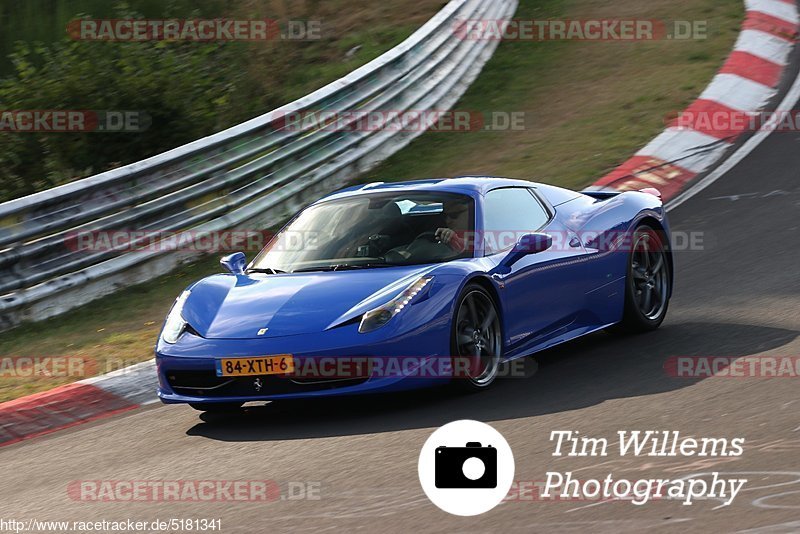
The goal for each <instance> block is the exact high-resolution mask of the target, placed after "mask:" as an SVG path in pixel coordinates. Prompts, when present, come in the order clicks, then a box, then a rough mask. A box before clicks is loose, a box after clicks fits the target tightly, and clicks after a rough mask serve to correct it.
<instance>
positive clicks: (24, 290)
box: [0, 0, 517, 330]
mask: <svg viewBox="0 0 800 534" xmlns="http://www.w3.org/2000/svg"><path fill="white" fill-rule="evenodd" d="M516 6H517V0H498V1H492V2H486V1H484V0H452V1H451V2H449V3H448V4H447V5H446V6H445V7H444V8H443V9H442V10H441V11H440V12H439V13H437V14H436V15H435V16H434V17H433V18H432V19H431V20H429V21H428V22H427V23H426V24H425V25H423V26H422V27H421V28H420V29H419V30H417V31H416V32H415V33H414V34H413V35H411V36H410V37H409V38H408V39H406V40H405V41H404V42H403V43H401V44H399V45H398V46H396V47H395V48H393V49H391V50H390V51H388V52H387V53H385V54H384V55H382V56H380V57H379V58H377V59H375V60H373V61H372V62H370V63H368V64H366V65H364V66H363V67H361V68H359V69H357V70H355V71H353V72H352V73H350V74H348V75H347V76H345V77H343V78H341V79H339V80H337V81H335V82H333V83H331V84H329V85H327V86H325V87H323V88H321V89H319V90H317V91H315V92H313V93H311V94H309V95H307V96H304V97H302V98H300V99H298V100H296V101H294V102H292V103H290V104H287V105H285V106H283V107H281V108H278V109H276V110H274V111H272V112H270V113H267V114H265V115H262V116H259V117H256V118H254V119H252V120H250V121H248V122H245V123H243V124H240V125H237V126H234V127H233V128H230V129H228V130H225V131H222V132H219V133H217V134H215V135H212V136H209V137H206V138H203V139H200V140H198V141H195V142H192V143H189V144H187V145H184V146H182V147H179V148H176V149H174V150H170V151H169V152H166V153H164V154H160V155H158V156H154V157H152V158H149V159H146V160H144V161H141V162H137V163H133V164H130V165H127V166H125V167H121V168H119V169H114V170H112V171H109V172H105V173H102V174H98V175H96V176H92V177H89V178H85V179H82V180H78V181H76V182H72V183H69V184H66V185H63V186H59V187H56V188H53V189H50V190H47V191H42V192H40V193H36V194H33V195H30V196H27V197H23V198H20V199H16V200H12V201H9V202H5V203H3V204H0V295H1V296H0V330H2V329H6V328H9V327H11V326H13V325H16V324H18V323H20V322H22V321H26V320H40V319H44V318H47V317H51V316H54V315H57V314H60V313H63V312H65V311H67V310H69V309H71V308H73V307H75V306H78V305H81V304H84V303H86V302H89V301H91V300H93V299H96V298H98V297H101V296H103V295H105V294H108V293H111V292H113V291H115V290H116V289H119V288H121V287H125V286H128V285H132V284H136V283H139V282H142V281H145V280H148V279H150V278H152V277H154V276H157V275H160V274H164V273H166V272H169V271H170V270H172V269H174V268H175V267H176V266H177V265H179V264H180V263H182V262H185V261H187V260H189V259H191V257H193V256H195V255H196V254H197V253H196V252H192V251H190V250H186V249H185V248H183V249H181V250H175V251H169V250H165V248H159V247H155V248H149V249H147V250H137V251H130V250H129V249H128V248H126V249H125V250H116V251H115V250H106V251H101V252H87V251H83V250H78V249H76V247H75V246H74V245H75V243H74V237H75V236H76V234H79V233H85V232H98V231H104V232H113V231H136V230H144V231H148V230H149V231H160V232H170V231H179V230H180V231H186V230H191V232H192V235H193V236H194V237H195V238H196V239H201V238H203V237H204V236H206V235H209V234H211V233H213V232H218V231H222V230H230V229H236V228H243V227H247V228H250V229H253V228H257V227H263V226H259V225H265V224H266V225H269V221H273V222H274V221H275V220H276V219H279V218H280V217H283V216H286V215H288V214H289V213H291V212H292V211H294V210H296V209H298V208H299V207H301V206H302V205H304V204H306V203H308V202H310V201H312V200H314V199H316V198H317V197H319V196H320V195H322V194H324V193H326V192H328V191H330V190H332V189H334V188H336V187H338V186H340V185H341V184H343V183H345V182H346V181H348V180H349V179H352V178H353V177H355V176H357V175H358V174H360V173H362V172H364V171H366V170H367V169H369V168H370V167H371V166H373V165H375V164H376V163H377V162H379V161H381V160H383V159H385V158H386V157H388V156H390V155H391V154H393V153H395V152H397V151H398V150H400V149H402V148H403V147H404V146H406V145H407V144H408V143H409V142H410V141H411V140H412V139H413V138H414V137H416V136H418V135H420V134H421V133H422V129H421V128H420V129H414V131H409V130H402V129H397V128H387V129H380V130H377V131H341V129H337V131H333V130H331V129H329V128H324V127H322V128H321V127H320V126H319V125H316V126H314V125H311V126H309V127H307V128H305V129H286V128H284V127H283V121H284V118H285V116H286V115H287V114H289V113H292V112H304V111H313V112H335V113H339V114H341V113H343V112H370V111H382V110H383V111H402V110H414V111H422V110H434V109H435V110H443V109H449V108H450V107H451V106H452V105H454V104H455V102H456V101H457V100H458V98H459V97H460V96H461V95H462V94H463V93H464V91H466V89H467V87H468V86H469V85H470V83H472V81H473V80H474V79H475V77H477V75H478V73H479V72H480V70H481V68H482V67H483V65H484V64H485V62H486V61H487V60H488V59H489V58H490V57H491V55H492V53H493V52H494V49H495V48H496V46H497V44H498V43H497V42H496V41H491V40H470V39H463V38H459V37H458V35H457V33H456V31H455V30H456V26H457V23H458V22H459V21H462V20H467V19H504V18H508V17H510V16H511V15H513V13H514V11H515V10H516Z"/></svg>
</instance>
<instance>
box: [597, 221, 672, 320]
mask: <svg viewBox="0 0 800 534" xmlns="http://www.w3.org/2000/svg"><path fill="white" fill-rule="evenodd" d="M631 245H632V246H631V251H630V254H629V259H628V276H627V280H626V287H625V310H624V312H623V318H622V322H620V323H619V324H618V325H616V326H615V327H614V328H613V329H612V330H614V331H620V332H625V333H636V332H647V331H650V330H655V329H656V328H658V327H659V326H661V323H662V322H664V318H665V317H666V315H667V308H669V297H670V292H671V287H670V284H671V280H672V277H671V276H670V271H669V269H670V266H669V257H668V256H667V251H666V247H665V246H664V240H663V239H662V237H661V234H660V233H659V232H657V231H656V230H654V229H653V228H651V227H649V226H647V225H641V226H639V227H638V228H637V229H636V230H635V231H634V233H633V239H632V240H631Z"/></svg>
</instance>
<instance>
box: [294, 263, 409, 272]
mask: <svg viewBox="0 0 800 534" xmlns="http://www.w3.org/2000/svg"><path fill="white" fill-rule="evenodd" d="M375 267H394V265H392V264H390V263H342V264H338V265H324V266H320V267H303V268H302V269H295V270H293V271H292V272H293V273H308V272H313V271H354V270H357V269H372V268H375Z"/></svg>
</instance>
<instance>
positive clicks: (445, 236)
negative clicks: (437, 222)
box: [434, 228, 464, 252]
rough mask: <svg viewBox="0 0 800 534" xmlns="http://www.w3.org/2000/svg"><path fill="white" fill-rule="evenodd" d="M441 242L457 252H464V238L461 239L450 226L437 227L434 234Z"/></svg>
mask: <svg viewBox="0 0 800 534" xmlns="http://www.w3.org/2000/svg"><path fill="white" fill-rule="evenodd" d="M434 235H435V236H436V239H438V240H439V242H440V243H444V244H445V245H447V246H448V247H450V248H451V249H453V250H454V251H456V252H464V240H463V239H461V238H460V237H459V236H458V234H457V233H456V231H455V230H451V229H450V228H437V229H436V232H435V234H434Z"/></svg>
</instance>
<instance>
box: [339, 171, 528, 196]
mask: <svg viewBox="0 0 800 534" xmlns="http://www.w3.org/2000/svg"><path fill="white" fill-rule="evenodd" d="M538 185H540V184H537V183H535V182H529V181H527V180H516V179H512V178H499V177H494V176H459V177H456V178H433V179H427V180H411V181H407V182H388V183H386V182H373V183H370V184H362V185H357V186H353V187H348V188H347V189H341V190H339V191H336V192H335V193H331V194H330V195H328V196H326V197H325V198H324V200H331V199H333V198H344V197H350V196H358V195H362V194H368V193H377V192H381V191H383V192H393V191H442V192H450V193H467V194H470V193H471V194H476V193H477V194H481V195H482V194H485V193H486V192H487V191H490V190H492V189H497V188H498V187H514V186H516V187H533V188H536V187H537V186H538Z"/></svg>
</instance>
